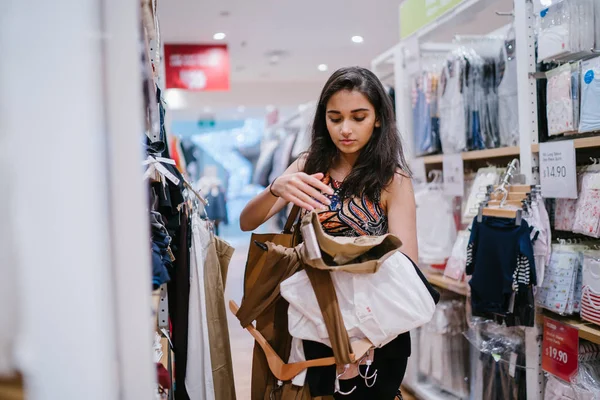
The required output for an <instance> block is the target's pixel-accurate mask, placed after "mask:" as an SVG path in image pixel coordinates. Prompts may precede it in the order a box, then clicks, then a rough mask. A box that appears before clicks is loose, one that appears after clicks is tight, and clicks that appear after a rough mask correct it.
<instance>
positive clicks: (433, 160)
mask: <svg viewBox="0 0 600 400" xmlns="http://www.w3.org/2000/svg"><path fill="white" fill-rule="evenodd" d="M420 158H422V159H423V162H424V163H425V165H428V164H441V163H442V161H443V160H444V156H443V155H442V154H435V155H433V156H424V157H420Z"/></svg>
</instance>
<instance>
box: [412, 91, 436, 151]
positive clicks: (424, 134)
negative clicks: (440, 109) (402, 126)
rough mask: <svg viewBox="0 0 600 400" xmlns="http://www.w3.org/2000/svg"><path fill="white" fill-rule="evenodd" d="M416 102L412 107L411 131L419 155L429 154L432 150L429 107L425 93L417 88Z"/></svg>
mask: <svg viewBox="0 0 600 400" xmlns="http://www.w3.org/2000/svg"><path fill="white" fill-rule="evenodd" d="M416 90H417V101H416V102H415V104H414V106H413V129H414V132H415V143H416V145H417V153H418V154H419V155H425V154H430V153H431V152H433V151H435V149H433V143H432V135H431V116H430V115H431V114H430V106H429V104H428V103H427V101H426V100H425V93H424V92H423V90H422V89H421V88H417V89H416Z"/></svg>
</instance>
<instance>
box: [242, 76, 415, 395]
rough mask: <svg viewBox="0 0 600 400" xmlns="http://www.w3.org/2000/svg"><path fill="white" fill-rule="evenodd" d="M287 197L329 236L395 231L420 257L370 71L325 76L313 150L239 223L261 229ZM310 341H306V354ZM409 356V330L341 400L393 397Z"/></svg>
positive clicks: (387, 113) (402, 171)
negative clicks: (369, 381) (370, 377)
mask: <svg viewBox="0 0 600 400" xmlns="http://www.w3.org/2000/svg"><path fill="white" fill-rule="evenodd" d="M290 202H291V203H293V204H296V205H298V206H300V207H302V208H303V209H305V210H307V211H313V210H316V212H317V213H318V214H319V219H320V221H321V223H322V225H323V228H324V230H325V232H327V233H329V234H330V235H334V236H360V235H371V236H377V235H383V234H385V233H388V232H389V233H393V234H394V235H396V236H398V237H399V238H400V240H402V249H401V250H402V252H404V253H405V254H406V255H407V256H408V257H409V258H411V259H412V260H413V261H415V262H416V261H417V258H418V257H417V256H418V255H417V235H416V217H415V215H416V210H415V198H414V193H413V188H412V184H411V180H410V172H409V169H408V166H407V164H406V160H405V158H404V154H403V150H402V144H401V141H400V137H399V135H398V132H397V129H396V123H395V117H394V108H393V106H392V102H391V99H390V97H389V96H388V95H387V93H386V92H385V89H384V88H383V86H382V84H381V82H380V81H379V79H378V78H377V77H376V76H375V75H374V74H373V73H372V72H370V71H369V70H367V69H364V68H359V67H350V68H342V69H340V70H338V71H336V72H335V73H334V74H333V75H332V76H331V77H330V78H329V80H328V81H327V83H326V84H325V87H324V88H323V91H322V93H321V97H320V99H319V103H318V105H317V110H316V114H315V119H314V123H313V126H312V144H311V146H310V149H309V150H308V152H307V153H306V154H304V155H303V156H302V157H300V158H299V159H298V160H297V161H296V162H295V163H293V164H292V165H291V166H290V167H289V168H288V169H287V170H286V171H285V173H284V174H283V175H281V176H280V177H278V178H277V179H275V181H273V183H272V184H271V186H270V187H269V188H267V189H265V191H263V192H262V193H260V194H259V195H258V196H256V197H255V198H254V199H253V200H252V201H250V202H249V203H248V205H247V206H246V208H245V209H244V211H243V212H242V214H241V217H240V226H241V228H242V229H243V230H245V231H251V230H254V229H256V228H258V227H259V226H260V225H261V224H263V223H264V222H265V221H267V220H268V219H269V218H271V217H272V216H273V215H275V214H276V213H278V212H279V211H280V210H282V209H283V207H285V206H286V205H287V204H288V203H290ZM390 318H393V316H390ZM307 346H308V347H307ZM311 346H312V347H314V344H311V343H310V342H309V343H307V342H306V341H305V342H304V347H305V352H307V353H308V351H309V348H310V347H311ZM311 352H312V349H311ZM409 356H410V336H409V335H408V333H406V334H402V335H400V336H398V337H397V338H396V339H395V340H393V341H392V342H390V343H389V344H387V345H385V346H383V347H382V348H380V349H376V351H375V356H374V357H375V358H374V361H373V365H372V366H371V371H374V370H375V369H376V370H377V371H378V373H377V380H376V382H375V385H374V386H373V387H371V388H367V387H366V385H365V381H364V379H363V378H360V377H357V378H354V379H350V380H346V381H344V380H342V381H341V386H342V387H341V389H342V391H349V390H350V389H352V388H353V387H355V386H356V390H354V392H353V393H352V394H351V395H348V396H340V398H344V399H354V398H356V399H366V398H374V399H381V400H392V399H394V398H395V396H396V395H397V394H399V392H398V388H399V387H400V384H401V382H402V378H403V377H404V373H405V369H406V363H407V359H408V357H409ZM316 370H317V371H315V370H313V371H310V370H309V373H308V376H307V381H308V383H309V385H311V392H312V393H313V396H314V395H316V393H315V390H317V391H318V389H319V386H320V385H321V386H322V382H319V379H318V376H315V374H317V373H318V369H316ZM328 385H329V384H326V385H325V386H328ZM326 394H329V393H322V394H321V395H326ZM336 398H338V397H337V395H336Z"/></svg>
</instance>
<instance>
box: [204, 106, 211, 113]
mask: <svg viewBox="0 0 600 400" xmlns="http://www.w3.org/2000/svg"><path fill="white" fill-rule="evenodd" d="M204 112H205V113H207V114H208V113H210V112H212V108H210V107H204Z"/></svg>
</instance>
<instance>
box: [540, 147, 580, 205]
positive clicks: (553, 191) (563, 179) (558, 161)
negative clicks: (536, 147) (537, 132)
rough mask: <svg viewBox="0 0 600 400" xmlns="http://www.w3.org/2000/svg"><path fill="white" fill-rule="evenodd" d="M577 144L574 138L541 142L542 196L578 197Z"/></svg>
mask: <svg viewBox="0 0 600 400" xmlns="http://www.w3.org/2000/svg"><path fill="white" fill-rule="evenodd" d="M575 168H576V166H575V145H574V144H573V141H572V140H564V141H560V142H553V143H541V144H540V182H541V185H542V196H544V197H550V198H563V199H576V198H577V171H576V169H575Z"/></svg>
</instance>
